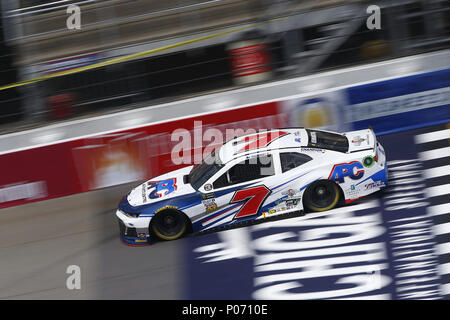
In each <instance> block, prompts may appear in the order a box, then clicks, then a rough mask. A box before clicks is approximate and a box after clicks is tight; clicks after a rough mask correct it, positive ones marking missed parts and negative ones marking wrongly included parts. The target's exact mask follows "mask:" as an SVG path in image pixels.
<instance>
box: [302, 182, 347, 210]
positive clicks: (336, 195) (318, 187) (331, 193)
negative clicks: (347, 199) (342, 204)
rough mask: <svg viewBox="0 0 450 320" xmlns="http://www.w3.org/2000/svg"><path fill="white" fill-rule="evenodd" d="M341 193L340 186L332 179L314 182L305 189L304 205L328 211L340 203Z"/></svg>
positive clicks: (311, 208) (312, 208)
mask: <svg viewBox="0 0 450 320" xmlns="http://www.w3.org/2000/svg"><path fill="white" fill-rule="evenodd" d="M340 198H341V193H340V190H339V187H338V186H337V185H336V184H335V183H334V182H332V181H330V180H318V181H315V182H313V183H312V184H311V185H310V186H309V187H308V188H307V189H306V191H305V194H304V196H303V205H304V206H305V208H306V209H308V210H310V211H314V212H320V211H326V210H331V209H333V208H335V207H336V206H337V205H338V204H339V200H340Z"/></svg>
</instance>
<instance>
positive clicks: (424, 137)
mask: <svg viewBox="0 0 450 320" xmlns="http://www.w3.org/2000/svg"><path fill="white" fill-rule="evenodd" d="M444 139H450V129H444V130H439V131H433V132H428V133H423V134H418V135H416V137H415V140H416V143H427V142H432V141H437V140H444Z"/></svg>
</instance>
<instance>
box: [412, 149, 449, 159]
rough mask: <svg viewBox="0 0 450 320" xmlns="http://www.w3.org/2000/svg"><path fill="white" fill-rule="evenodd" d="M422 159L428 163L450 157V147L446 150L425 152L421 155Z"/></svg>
mask: <svg viewBox="0 0 450 320" xmlns="http://www.w3.org/2000/svg"><path fill="white" fill-rule="evenodd" d="M419 157H420V159H422V160H424V161H426V160H433V159H438V158H444V157H450V147H445V148H439V149H434V150H429V151H423V152H420V153H419Z"/></svg>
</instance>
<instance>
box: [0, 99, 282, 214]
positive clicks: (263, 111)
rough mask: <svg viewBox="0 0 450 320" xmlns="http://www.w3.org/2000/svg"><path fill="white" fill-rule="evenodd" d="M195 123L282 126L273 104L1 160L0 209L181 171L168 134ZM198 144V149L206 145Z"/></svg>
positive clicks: (205, 125) (220, 127) (221, 127)
mask: <svg viewBox="0 0 450 320" xmlns="http://www.w3.org/2000/svg"><path fill="white" fill-rule="evenodd" d="M194 121H201V124H202V131H203V133H204V132H205V131H206V130H207V129H208V128H215V129H218V130H220V131H222V132H225V130H226V129H233V128H234V129H235V128H241V129H244V130H245V129H249V128H252V129H255V130H259V129H271V128H278V127H283V126H285V125H286V123H287V121H286V119H285V118H284V116H283V115H282V114H279V112H278V103H277V102H272V103H266V104H261V105H256V106H250V107H245V108H239V109H234V110H228V111H221V112H217V113H212V114H207V115H202V116H199V117H190V118H185V119H179V120H176V121H169V122H165V123H158V124H154V125H149V126H145V127H140V128H135V129H132V130H127V131H119V132H114V133H109V134H105V135H99V136H92V137H89V138H82V139H76V140H72V141H68V142H62V143H57V144H53V145H48V146H43V147H39V148H34V149H29V150H24V151H19V152H14V153H8V154H4V155H1V156H0V167H1V168H2V174H1V176H0V208H5V207H10V206H15V205H20V204H25V203H29V202H34V201H40V200H45V199H51V198H57V197H62V196H67V195H71V194H75V193H80V192H86V191H91V190H96V189H100V188H104V187H109V186H114V185H119V184H123V183H128V182H133V181H142V180H146V179H150V178H152V177H154V176H156V175H159V174H162V173H165V172H168V171H171V170H174V169H177V168H179V167H182V166H185V165H186V164H181V165H175V164H174V163H173V161H172V159H171V151H172V148H173V147H174V145H175V144H176V143H177V141H171V134H172V132H173V131H174V130H176V129H186V130H189V131H193V129H194ZM192 134H198V133H196V132H192ZM201 138H203V137H201ZM201 141H202V144H201V146H200V147H201V148H204V147H205V146H206V145H208V144H209V143H210V142H209V141H204V140H203V139H201ZM191 151H192V153H194V152H195V150H194V149H193V150H191ZM191 159H192V160H194V157H191Z"/></svg>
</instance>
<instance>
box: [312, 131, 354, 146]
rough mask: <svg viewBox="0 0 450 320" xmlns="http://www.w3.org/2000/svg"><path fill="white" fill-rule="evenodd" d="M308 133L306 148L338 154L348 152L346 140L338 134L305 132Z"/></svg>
mask: <svg viewBox="0 0 450 320" xmlns="http://www.w3.org/2000/svg"><path fill="white" fill-rule="evenodd" d="M306 131H307V132H308V147H314V148H322V149H328V150H334V151H339V152H347V151H348V139H347V138H346V137H345V136H343V135H340V134H337V133H331V132H325V131H318V130H309V129H307V130H306Z"/></svg>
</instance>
